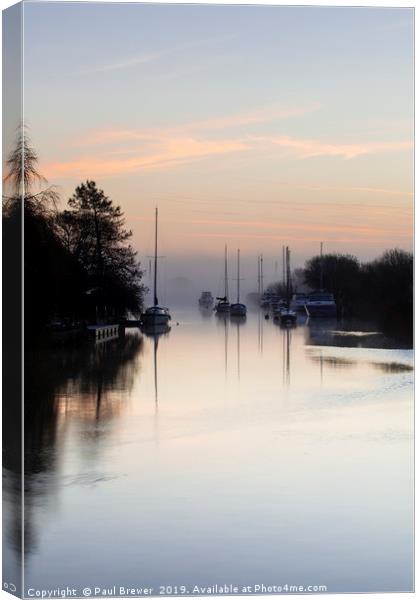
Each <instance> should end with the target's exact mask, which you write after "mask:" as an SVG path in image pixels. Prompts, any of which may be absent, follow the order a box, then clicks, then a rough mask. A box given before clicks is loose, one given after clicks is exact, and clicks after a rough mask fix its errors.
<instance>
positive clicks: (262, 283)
mask: <svg viewBox="0 0 420 600" xmlns="http://www.w3.org/2000/svg"><path fill="white" fill-rule="evenodd" d="M260 265H261V293H262V294H264V275H263V255H262V254H261V256H260Z"/></svg>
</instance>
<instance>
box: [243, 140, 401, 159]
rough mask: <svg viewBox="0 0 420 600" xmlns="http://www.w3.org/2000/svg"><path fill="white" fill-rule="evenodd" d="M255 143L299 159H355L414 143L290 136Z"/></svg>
mask: <svg viewBox="0 0 420 600" xmlns="http://www.w3.org/2000/svg"><path fill="white" fill-rule="evenodd" d="M253 140H254V141H255V142H258V143H263V144H272V145H275V146H280V147H282V148H284V149H285V151H286V152H289V153H291V154H293V155H295V156H296V157H297V158H301V159H304V158H312V157H315V156H330V157H333V156H337V157H342V158H345V159H351V158H355V157H356V156H362V155H366V154H377V153H381V152H396V151H400V150H409V149H411V148H412V147H413V142H412V141H403V142H361V143H357V144H340V143H328V142H323V141H319V140H308V139H298V138H292V137H289V136H280V137H256V138H253Z"/></svg>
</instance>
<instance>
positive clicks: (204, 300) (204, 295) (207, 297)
mask: <svg viewBox="0 0 420 600" xmlns="http://www.w3.org/2000/svg"><path fill="white" fill-rule="evenodd" d="M198 304H199V305H200V306H204V307H205V308H210V307H212V306H213V304H214V298H213V294H212V293H211V292H201V296H200V298H199V299H198Z"/></svg>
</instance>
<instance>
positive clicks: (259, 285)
mask: <svg viewBox="0 0 420 600" xmlns="http://www.w3.org/2000/svg"><path fill="white" fill-rule="evenodd" d="M257 262H258V295H259V296H261V272H260V271H261V270H260V257H258V261H257Z"/></svg>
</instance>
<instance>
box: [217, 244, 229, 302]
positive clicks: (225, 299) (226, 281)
mask: <svg viewBox="0 0 420 600" xmlns="http://www.w3.org/2000/svg"><path fill="white" fill-rule="evenodd" d="M216 300H218V303H217V304H216V308H215V310H216V312H217V313H227V312H229V311H230V302H229V287H228V267H227V246H225V295H224V296H221V297H219V298H216Z"/></svg>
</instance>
